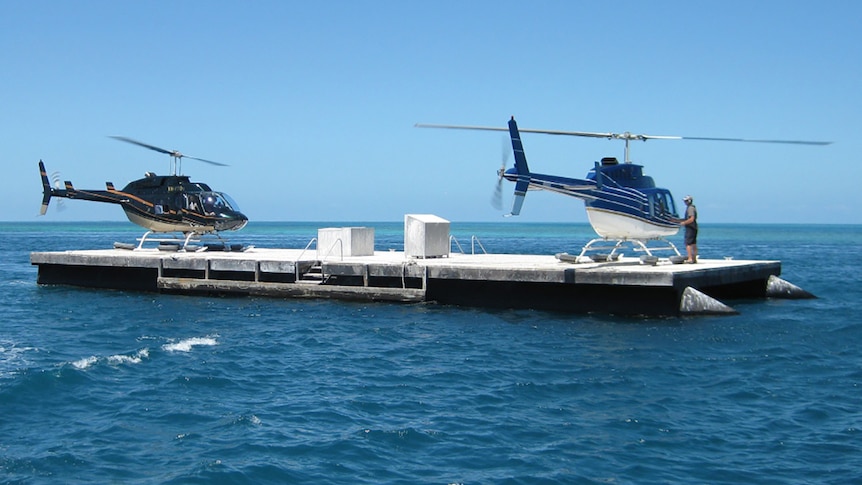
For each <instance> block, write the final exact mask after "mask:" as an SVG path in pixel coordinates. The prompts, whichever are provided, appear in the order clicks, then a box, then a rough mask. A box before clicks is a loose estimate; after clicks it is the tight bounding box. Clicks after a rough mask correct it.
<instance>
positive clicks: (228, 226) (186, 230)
mask: <svg viewBox="0 0 862 485" xmlns="http://www.w3.org/2000/svg"><path fill="white" fill-rule="evenodd" d="M111 138H114V139H116V140H120V141H124V142H127V143H132V144H135V145H138V146H141V147H144V148H148V149H150V150H154V151H157V152H159V153H165V154H167V155H169V156H170V157H171V166H172V171H173V175H156V174H155V173H152V172H146V173H145V174H144V178H142V179H138V180H135V181H132V182H129V184H128V185H126V186H125V187H124V188H123V189H122V190H117V189H116V188H114V184H113V183H111V182H106V184H105V185H106V188H105V190H81V189H76V188H75V187H74V186H73V185H72V182H69V181H66V182H65V187H64V188H59V187H57V188H54V187H51V184H50V183H49V182H48V175H47V171H46V170H45V164H44V163H42V161H41V160H40V161H39V172H40V174H41V176H42V194H43V195H42V208H41V211H40V214H41V215H44V214H45V212H46V211H47V210H48V204H49V202H50V201H51V197H65V198H67V199H78V200H91V201H95V202H107V203H109V204H119V205H121V206H122V207H123V211H124V212H125V213H126V217H128V218H129V220H130V221H131V222H133V223H135V224H137V225H139V226H141V227H144V228H146V229H148V231H149V232H148V233H147V234H150V232H156V233H171V232H174V233H176V232H181V233H183V234H185V235H186V236H187V239H188V236H194V235H204V234H216V235H217V234H218V232H219V231H238V230H240V229H242V228H243V227H245V225H246V224H247V223H248V217H246V216H245V215H244V214H243V213H242V212H240V211H239V207H238V206H237V204H236V202H234V201H233V199H231V198H230V196H228V195H227V194H225V193H224V192H216V191H214V190H212V189H211V188H210V186H209V185H207V184H205V183H203V182H192V181H191V180H190V179H189V177H188V176H186V175H180V174H179V172H180V170H181V165H180V164H181V163H182V159H183V158H190V159H192V160H198V161H201V162H205V163H209V164H212V165H219V166H226V165H225V164H223V163H218V162H213V161H210V160H204V159H202V158H196V157H190V156H188V155H183V154H182V153H180V152H178V151H176V150H165V149H164V148H159V147H156V146H153V145H148V144H146V143H142V142H139V141H137V140H133V139H131V138H126V137H122V136H113V137H111ZM145 237H146V236H145Z"/></svg>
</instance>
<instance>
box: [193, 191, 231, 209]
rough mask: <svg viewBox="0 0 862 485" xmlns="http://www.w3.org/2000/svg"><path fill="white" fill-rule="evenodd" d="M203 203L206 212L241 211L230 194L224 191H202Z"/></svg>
mask: <svg viewBox="0 0 862 485" xmlns="http://www.w3.org/2000/svg"><path fill="white" fill-rule="evenodd" d="M200 199H201V204H202V205H203V209H204V212H207V213H215V212H224V211H234V212H239V207H238V206H237V204H236V202H234V200H233V199H231V198H230V196H229V195H227V194H225V193H222V192H201V193H200Z"/></svg>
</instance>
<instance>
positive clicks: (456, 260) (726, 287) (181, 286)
mask: <svg viewBox="0 0 862 485" xmlns="http://www.w3.org/2000/svg"><path fill="white" fill-rule="evenodd" d="M315 258H316V254H315V253H314V251H303V250H300V249H266V248H251V249H248V250H246V251H244V252H211V251H204V252H183V251H179V252H177V251H173V252H171V251H161V250H158V249H139V250H134V251H132V250H126V249H105V250H87V251H62V252H34V253H32V254H31V257H30V259H31V263H32V264H34V265H37V266H38V267H39V277H38V283H40V284H67V285H77V286H86V287H98V288H116V289H131V290H144V291H158V292H179V293H189V294H239V295H261V296H268V297H280V298H300V297H307V298H333V299H347V300H364V301H400V302H422V301H434V302H438V303H442V304H453V305H465V306H482V307H500V308H535V309H545V310H555V311H567V312H579V313H583V312H601V313H613V314H643V315H678V314H690V313H732V312H734V310H733V309H732V308H731V307H729V306H727V305H725V304H724V303H722V302H721V301H720V299H732V298H763V297H766V296H783V297H796V296H799V294H798V293H796V292H794V291H789V290H788V286H787V285H785V284H784V283H786V282H781V280H780V279H778V278H777V277H778V275H780V274H781V263H780V262H779V261H738V260H702V261H700V262H698V264H672V263H671V262H669V261H667V260H660V261H659V263H658V264H656V265H655V266H650V265H644V264H641V262H640V260H639V259H637V258H625V257H623V258H620V260H618V261H614V262H602V263H592V262H591V263H577V264H575V263H567V262H561V261H559V260H558V259H557V258H556V257H555V256H553V255H547V256H542V255H518V254H476V255H468V254H457V253H455V254H451V255H450V256H448V257H443V258H429V259H422V258H407V257H405V255H404V253H403V252H395V251H383V252H381V251H377V252H375V253H374V254H373V255H372V256H353V257H343V258H338V257H335V258H329V259H327V260H324V261H319V260H317V259H315ZM776 281H778V282H780V283H775V282H776ZM776 284H777V285H778V286H777V287H776ZM790 287H791V290H792V289H793V288H795V287H793V286H792V285H790ZM770 288H772V289H770ZM776 288H778V289H777V290H776ZM800 291H801V290H800ZM803 293H804V292H803Z"/></svg>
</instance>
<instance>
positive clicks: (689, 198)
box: [682, 195, 694, 202]
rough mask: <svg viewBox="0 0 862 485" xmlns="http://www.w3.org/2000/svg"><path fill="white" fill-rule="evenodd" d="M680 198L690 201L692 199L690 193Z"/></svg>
mask: <svg viewBox="0 0 862 485" xmlns="http://www.w3.org/2000/svg"><path fill="white" fill-rule="evenodd" d="M682 200H683V202H691V201H692V200H694V199H692V198H691V196H690V195H686V196H685V197H683V198H682Z"/></svg>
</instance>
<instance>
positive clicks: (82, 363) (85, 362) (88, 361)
mask: <svg viewBox="0 0 862 485" xmlns="http://www.w3.org/2000/svg"><path fill="white" fill-rule="evenodd" d="M98 361H99V358H98V357H96V356H95V355H91V356H90V357H84V358H83V359H80V360H76V361H75V362H71V364H72V366H73V367H75V368H76V369H86V368H87V367H90V366H91V365H93V364H95V363H96V362H98Z"/></svg>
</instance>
